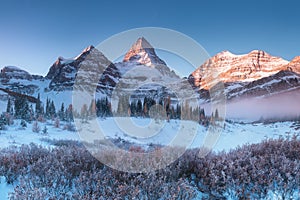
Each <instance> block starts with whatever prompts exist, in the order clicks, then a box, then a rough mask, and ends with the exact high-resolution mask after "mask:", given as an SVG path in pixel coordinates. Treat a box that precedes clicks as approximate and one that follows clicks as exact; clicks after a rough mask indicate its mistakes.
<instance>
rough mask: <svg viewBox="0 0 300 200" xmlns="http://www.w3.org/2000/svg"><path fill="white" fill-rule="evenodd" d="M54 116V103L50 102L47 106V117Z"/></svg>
mask: <svg viewBox="0 0 300 200" xmlns="http://www.w3.org/2000/svg"><path fill="white" fill-rule="evenodd" d="M55 115H56V109H55V105H54V101H53V100H52V101H51V103H50V105H49V116H50V117H55Z"/></svg>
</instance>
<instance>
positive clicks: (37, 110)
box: [35, 93, 42, 117]
mask: <svg viewBox="0 0 300 200" xmlns="http://www.w3.org/2000/svg"><path fill="white" fill-rule="evenodd" d="M35 114H36V116H37V117H38V116H39V115H41V114H42V104H41V99H40V93H39V94H38V97H37V102H36V104H35Z"/></svg>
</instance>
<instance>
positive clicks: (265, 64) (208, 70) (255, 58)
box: [189, 50, 289, 89]
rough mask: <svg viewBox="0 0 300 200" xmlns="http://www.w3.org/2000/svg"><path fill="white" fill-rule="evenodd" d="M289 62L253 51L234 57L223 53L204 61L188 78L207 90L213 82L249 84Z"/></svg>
mask: <svg viewBox="0 0 300 200" xmlns="http://www.w3.org/2000/svg"><path fill="white" fill-rule="evenodd" d="M288 63H289V62H288V61H286V60H284V59H282V58H279V57H274V56H271V55H270V54H268V53H266V52H264V51H259V50H254V51H251V52H250V53H249V54H245V55H234V54H232V53H230V52H228V51H223V52H221V53H219V54H217V55H215V56H213V57H212V58H211V59H209V60H208V61H206V62H205V63H204V64H203V65H202V66H200V67H199V68H198V69H197V70H195V71H194V72H193V73H192V74H191V75H190V76H189V80H190V82H191V83H192V84H193V85H195V86H196V87H200V88H202V89H209V88H210V87H211V86H212V85H213V84H214V83H215V82H214V81H215V80H218V81H221V82H224V83H226V82H250V81H255V80H258V79H260V78H263V77H267V76H270V75H273V74H275V73H277V72H279V71H281V70H284V69H285V68H284V66H285V65H287V64H288Z"/></svg>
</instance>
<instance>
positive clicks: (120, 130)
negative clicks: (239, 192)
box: [0, 118, 300, 199]
mask: <svg viewBox="0 0 300 200" xmlns="http://www.w3.org/2000/svg"><path fill="white" fill-rule="evenodd" d="M130 124H133V125H134V126H131V125H130ZM39 126H40V128H41V130H43V128H44V127H45V126H46V127H47V129H48V131H47V132H48V133H47V134H46V135H45V134H42V131H41V132H40V133H34V132H33V131H32V124H27V127H26V128H21V125H20V121H19V120H15V122H14V125H12V126H9V127H7V130H5V131H0V148H5V147H8V146H10V145H16V146H20V145H22V144H30V143H32V142H33V143H37V144H40V145H42V146H45V147H50V144H49V143H47V142H46V141H45V140H43V139H56V140H62V139H63V140H76V141H79V140H80V138H84V137H85V136H83V135H82V133H84V134H90V135H92V136H93V137H92V138H95V137H97V135H95V134H96V132H97V131H96V132H95V130H93V129H98V130H101V132H102V134H103V136H104V138H122V139H125V140H128V141H130V142H133V143H138V144H140V145H145V146H147V145H148V144H150V143H152V144H161V145H169V144H170V142H174V141H175V142H174V143H175V144H184V145H185V144H187V143H186V142H187V141H190V139H192V140H191V141H192V143H191V144H190V143H189V144H190V145H189V146H188V147H189V148H194V147H201V146H202V145H203V142H204V139H205V137H207V134H208V131H207V128H205V127H203V126H200V125H198V124H197V123H194V122H181V121H179V120H171V121H170V122H169V123H167V122H165V121H161V122H155V121H151V120H150V119H142V118H125V119H124V118H107V119H99V120H98V121H97V124H93V125H91V124H85V125H84V126H86V127H84V126H83V127H79V133H80V134H78V133H77V132H70V131H67V130H63V127H64V124H61V126H60V128H55V127H54V122H52V121H48V122H46V123H40V124H39ZM297 127H298V128H299V125H298V126H295V124H294V123H293V122H277V123H272V124H262V123H257V124H252V123H247V124H244V123H238V122H232V123H229V122H226V124H225V128H221V131H222V132H221V135H220V137H218V140H217V143H216V145H215V146H214V147H213V151H216V152H219V151H222V150H225V151H229V150H230V149H234V148H236V147H238V146H242V145H244V144H247V143H250V144H251V143H259V142H261V141H262V140H264V139H266V138H278V137H289V136H292V135H294V134H296V135H299V133H300V129H299V130H297ZM82 129H84V130H87V132H84V131H83V132H82ZM93 134H94V135H93ZM182 134H183V135H182ZM178 135H179V136H178ZM176 140H177V143H176ZM0 179H1V182H0V199H6V198H7V195H8V193H9V192H12V191H13V186H12V185H7V184H6V182H5V180H4V178H3V177H0Z"/></svg>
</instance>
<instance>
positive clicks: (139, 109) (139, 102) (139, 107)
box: [136, 99, 143, 116]
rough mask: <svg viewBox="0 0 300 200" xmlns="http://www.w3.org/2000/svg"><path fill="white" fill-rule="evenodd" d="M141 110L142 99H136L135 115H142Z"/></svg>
mask: <svg viewBox="0 0 300 200" xmlns="http://www.w3.org/2000/svg"><path fill="white" fill-rule="evenodd" d="M142 112H143V105H142V101H141V100H140V99H139V100H138V101H137V104H136V114H137V116H142Z"/></svg>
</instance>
